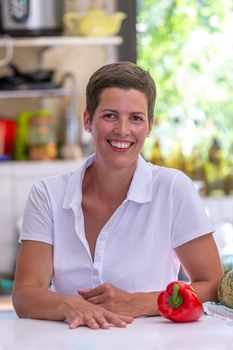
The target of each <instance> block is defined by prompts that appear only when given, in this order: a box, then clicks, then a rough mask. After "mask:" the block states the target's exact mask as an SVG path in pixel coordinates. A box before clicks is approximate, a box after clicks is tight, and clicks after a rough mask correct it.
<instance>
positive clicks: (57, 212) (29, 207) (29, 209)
mask: <svg viewBox="0 0 233 350" xmlns="http://www.w3.org/2000/svg"><path fill="white" fill-rule="evenodd" d="M94 159H95V156H94V155H92V156H90V157H88V158H87V159H86V160H84V162H83V163H82V165H81V166H80V167H79V168H78V169H76V170H75V171H71V172H68V173H65V174H62V175H58V176H52V177H48V178H45V179H42V180H40V181H39V182H38V183H36V184H35V185H34V186H33V188H32V190H31V193H30V195H29V198H28V201H27V204H26V208H25V212H24V220H23V228H22V232H21V235H20V240H35V241H40V242H45V243H48V244H51V245H53V246H54V253H53V261H54V274H53V278H52V286H53V289H54V290H56V291H57V292H59V293H66V294H77V290H78V289H85V288H93V287H96V286H98V285H99V284H102V283H112V284H113V285H115V286H116V287H118V288H121V289H124V290H126V291H129V292H136V291H145V292H146V291H156V290H161V289H164V288H165V287H166V285H167V284H168V283H169V282H170V281H173V280H176V279H177V274H178V270H179V262H178V259H177V257H176V254H175V252H174V248H175V247H178V246H179V245H182V244H184V243H186V242H188V241H190V240H192V239H194V238H196V237H198V236H201V235H204V234H207V233H209V232H212V231H213V227H212V226H211V224H210V222H209V219H208V217H207V215H206V213H205V210H204V207H203V204H202V201H201V199H200V198H199V196H198V194H197V192H196V190H195V188H194V186H193V183H192V181H191V180H190V179H189V178H188V177H187V176H186V175H185V174H183V173H182V172H180V171H178V170H175V169H169V168H164V167H159V166H156V165H152V164H151V163H147V162H146V161H145V160H144V159H143V158H142V157H141V156H139V157H138V161H137V168H136V171H135V174H134V176H133V179H132V182H131V185H130V188H129V191H128V194H127V198H126V199H125V200H124V201H123V203H122V204H121V205H120V206H119V208H118V209H117V210H116V211H115V213H114V214H113V215H112V217H111V218H110V219H109V220H108V222H107V223H106V224H105V226H104V227H103V228H102V230H101V231H100V233H99V236H98V239H97V242H96V249H95V256H94V261H92V257H91V254H90V250H89V246H88V242H87V240H86V237H85V232H84V216H83V212H82V206H81V203H82V180H83V176H84V173H85V169H86V168H87V167H89V166H90V165H91V164H92V163H93V161H94ZM106 176H108V174H106Z"/></svg>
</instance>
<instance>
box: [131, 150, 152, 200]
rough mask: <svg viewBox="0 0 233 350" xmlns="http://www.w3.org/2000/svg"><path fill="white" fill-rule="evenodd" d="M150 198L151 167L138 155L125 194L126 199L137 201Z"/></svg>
mask: <svg viewBox="0 0 233 350" xmlns="http://www.w3.org/2000/svg"><path fill="white" fill-rule="evenodd" d="M151 198H152V169H151V167H150V165H149V164H148V163H147V162H146V161H145V160H144V159H143V158H142V156H141V155H139V156H138V160H137V167H136V170H135V173H134V176H133V179H132V182H131V185H130V188H129V191H128V194H127V200H131V201H134V202H138V203H146V202H150V201H151Z"/></svg>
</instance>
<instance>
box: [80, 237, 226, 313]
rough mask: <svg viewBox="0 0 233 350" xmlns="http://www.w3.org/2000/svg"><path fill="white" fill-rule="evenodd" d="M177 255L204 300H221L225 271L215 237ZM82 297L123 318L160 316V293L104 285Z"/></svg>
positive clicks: (194, 243)
mask: <svg viewBox="0 0 233 350" xmlns="http://www.w3.org/2000/svg"><path fill="white" fill-rule="evenodd" d="M175 251H176V254H177V256H178V258H179V259H180V262H181V264H182V265H183V267H184V269H185V270H186V272H187V274H188V276H189V278H190V281H191V285H192V287H193V288H194V290H195V292H196V293H197V295H198V297H199V298H200V300H201V301H202V302H205V301H207V300H217V284H218V282H219V281H220V279H221V277H222V276H223V270H222V267H221V263H220V258H219V254H218V250H217V247H216V244H215V241H214V239H213V236H212V234H206V235H204V236H201V237H199V238H196V239H193V240H191V241H190V242H188V243H185V244H183V245H182V246H180V247H178V248H176V249H175ZM79 294H80V295H82V296H83V298H84V299H85V300H88V301H89V302H91V303H93V304H96V305H101V306H103V307H105V308H106V309H108V310H111V311H114V312H120V313H121V314H123V315H130V316H132V317H139V316H155V315H158V314H159V313H158V306H157V297H158V294H159V291H156V292H149V293H128V292H125V291H123V290H121V289H118V288H116V287H114V286H112V285H110V284H103V285H101V286H99V287H96V288H94V289H89V290H86V291H79Z"/></svg>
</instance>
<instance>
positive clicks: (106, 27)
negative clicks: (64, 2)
mask: <svg viewBox="0 0 233 350" xmlns="http://www.w3.org/2000/svg"><path fill="white" fill-rule="evenodd" d="M125 18H126V14H125V13H124V12H120V11H117V12H114V13H112V14H108V13H107V12H106V11H105V10H102V9H99V8H93V9H91V10H89V11H88V12H87V13H86V14H84V15H81V14H78V13H75V12H68V13H66V14H65V15H64V17H63V21H64V24H65V27H66V29H67V30H68V33H69V34H72V35H83V36H111V35H116V34H117V33H118V32H119V31H120V28H121V24H122V21H123V20H124V19H125Z"/></svg>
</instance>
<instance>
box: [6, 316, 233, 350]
mask: <svg viewBox="0 0 233 350" xmlns="http://www.w3.org/2000/svg"><path fill="white" fill-rule="evenodd" d="M29 349H30V350H41V349H49V350H66V349H67V350H144V349H145V350H171V349H172V350H178V349H179V350H183V349H185V350H197V349H198V350H202V349H203V350H232V349H233V326H232V325H230V324H228V323H227V322H226V321H224V320H222V319H218V318H215V317H211V316H203V317H202V318H201V319H200V320H199V321H197V322H192V323H181V324H178V323H173V322H170V321H168V320H166V319H164V318H162V317H148V318H139V319H136V320H134V322H133V323H132V324H131V325H128V327H126V328H124V329H120V328H115V327H111V328H110V329H108V330H102V329H101V330H91V329H89V328H87V327H80V328H77V329H74V330H70V329H68V325H67V324H66V323H64V322H53V321H40V320H29V319H17V318H15V319H10V318H5V319H0V350H29Z"/></svg>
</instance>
